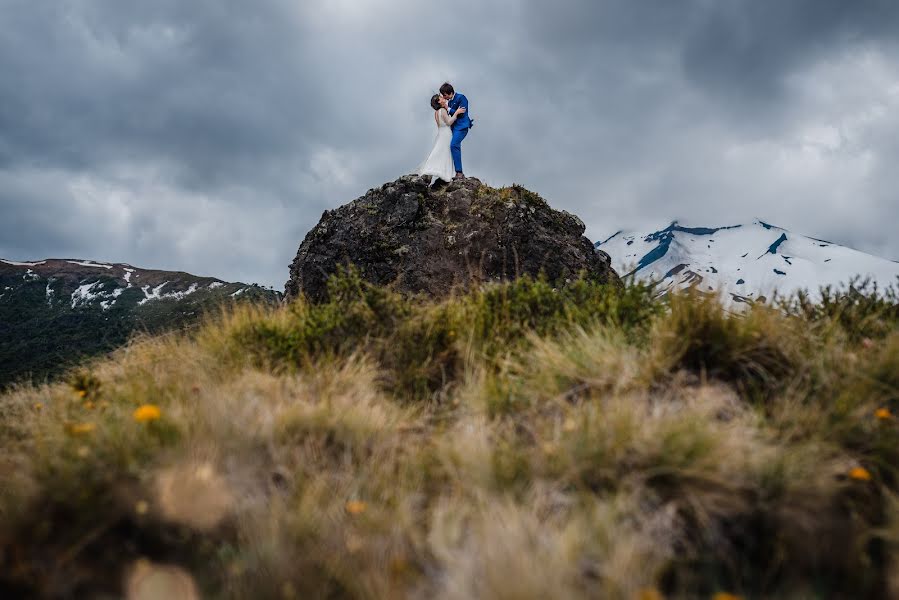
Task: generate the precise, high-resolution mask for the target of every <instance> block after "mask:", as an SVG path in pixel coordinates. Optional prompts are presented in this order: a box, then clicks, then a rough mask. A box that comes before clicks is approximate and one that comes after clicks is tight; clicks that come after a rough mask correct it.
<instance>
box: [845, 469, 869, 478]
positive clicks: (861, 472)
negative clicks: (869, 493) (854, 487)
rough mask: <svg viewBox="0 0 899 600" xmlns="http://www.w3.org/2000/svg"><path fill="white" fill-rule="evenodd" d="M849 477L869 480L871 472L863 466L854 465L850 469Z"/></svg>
mask: <svg viewBox="0 0 899 600" xmlns="http://www.w3.org/2000/svg"><path fill="white" fill-rule="evenodd" d="M849 477H850V478H852V479H855V480H856V481H871V473H869V472H868V469H866V468H864V467H854V468H852V469H850V470H849Z"/></svg>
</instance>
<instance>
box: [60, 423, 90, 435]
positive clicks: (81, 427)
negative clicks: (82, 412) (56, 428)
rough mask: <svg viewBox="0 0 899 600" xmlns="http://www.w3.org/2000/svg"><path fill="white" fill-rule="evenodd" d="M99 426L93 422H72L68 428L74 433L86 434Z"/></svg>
mask: <svg viewBox="0 0 899 600" xmlns="http://www.w3.org/2000/svg"><path fill="white" fill-rule="evenodd" d="M96 428H97V426H96V425H94V424H93V423H70V424H69V425H67V426H66V430H67V431H68V432H69V433H70V434H72V435H85V434H88V433H91V432H92V431H93V430H94V429H96Z"/></svg>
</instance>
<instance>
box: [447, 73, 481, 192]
mask: <svg viewBox="0 0 899 600" xmlns="http://www.w3.org/2000/svg"><path fill="white" fill-rule="evenodd" d="M440 95H441V96H443V97H444V98H445V99H446V101H447V103H448V105H449V106H448V109H449V110H448V112H449V114H450V116H452V115H453V114H454V113H455V112H456V110H458V109H459V108H460V107H463V108H465V112H463V113H462V116H461V117H459V118H458V119H456V122H455V123H453V141H452V142H451V143H450V152H451V153H452V155H453V166H454V167H455V168H456V176H455V177H453V179H465V174H464V173H462V140H464V139H465V136H466V135H468V130H469V129H471V128H472V127H473V126H474V122H473V121H472V120H471V117H470V116H469V113H468V98H466V97H465V96H463V95H462V94H457V93H456V90H454V89H453V86H451V85H450V84H449V83H444V84H443V85H441V86H440Z"/></svg>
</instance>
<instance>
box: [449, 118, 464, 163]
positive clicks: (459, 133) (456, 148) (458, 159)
mask: <svg viewBox="0 0 899 600" xmlns="http://www.w3.org/2000/svg"><path fill="white" fill-rule="evenodd" d="M466 135H468V127H466V128H465V129H454V130H453V141H452V142H450V153H451V154H452V155H453V166H454V167H456V173H462V140H464V139H465V136H466Z"/></svg>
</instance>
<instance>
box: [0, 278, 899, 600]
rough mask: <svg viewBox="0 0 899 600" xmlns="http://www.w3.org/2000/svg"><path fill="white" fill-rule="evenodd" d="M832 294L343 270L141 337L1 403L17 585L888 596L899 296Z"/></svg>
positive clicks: (8, 582)
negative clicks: (440, 282) (414, 278)
mask: <svg viewBox="0 0 899 600" xmlns="http://www.w3.org/2000/svg"><path fill="white" fill-rule="evenodd" d="M797 302H798V301H797ZM836 302H837V301H836V300H833V301H832V302H831V304H830V305H828V307H825V308H822V309H820V310H817V309H814V308H813V307H812V306H811V305H809V304H808V303H806V304H804V305H803V304H801V303H799V304H796V305H794V307H793V309H789V308H788V307H787V308H785V306H787V305H783V306H781V307H780V308H778V309H775V308H770V307H766V306H758V307H754V308H753V309H752V310H750V311H749V312H747V313H745V314H742V315H733V314H730V313H728V312H727V311H725V310H723V309H722V308H721V305H720V304H719V303H718V302H717V300H716V299H714V298H706V297H701V296H694V295H689V294H688V295H684V296H675V297H672V298H668V299H664V300H659V299H656V298H655V294H654V291H653V290H652V289H651V288H646V287H642V286H639V285H631V286H628V287H625V288H623V289H621V288H611V287H610V288H607V287H604V286H598V285H596V284H589V283H584V282H576V283H575V284H574V285H572V286H570V287H568V288H562V289H554V288H553V287H552V286H550V285H548V284H547V283H546V282H543V281H539V280H538V281H532V280H527V279H523V280H520V281H517V282H515V283H511V284H504V285H501V286H491V287H487V288H484V289H481V290H477V291H474V292H472V293H470V294H467V295H460V296H457V297H454V298H451V299H448V300H445V301H440V302H435V301H424V300H422V299H409V298H403V297H401V296H398V295H396V294H393V293H392V292H390V291H389V290H386V289H382V288H374V287H370V286H367V285H366V284H364V283H363V282H362V281H361V280H360V279H359V278H358V277H357V276H356V275H355V274H353V273H352V272H350V273H347V274H345V275H344V276H343V277H341V278H339V279H337V280H335V281H334V282H333V283H332V296H331V299H330V300H329V301H328V302H325V303H323V304H320V305H310V304H306V303H303V302H299V303H296V304H294V305H292V306H289V307H282V308H278V309H271V308H261V307H241V308H235V309H232V310H229V311H225V312H223V314H222V315H220V316H219V317H217V318H215V319H211V320H210V321H209V322H208V323H207V324H205V325H204V327H202V328H201V330H200V331H198V332H196V333H195V334H193V335H191V336H187V335H168V336H164V337H157V338H143V339H137V340H135V341H134V342H133V343H131V344H130V345H129V346H128V347H127V348H124V349H123V350H121V351H119V352H117V353H116V354H115V355H113V356H111V357H109V358H108V359H104V360H100V361H96V362H94V363H92V364H90V365H86V366H84V367H83V368H81V369H79V370H78V371H76V372H73V373H72V375H71V377H70V379H69V381H68V382H67V383H59V384H54V385H49V386H41V387H22V388H19V389H17V390H14V391H12V392H10V393H8V394H6V395H5V396H3V397H2V398H0V444H2V445H0V448H2V453H0V477H2V482H3V485H2V487H0V595H2V596H3V597H48V598H49V597H102V596H103V595H106V596H110V597H120V596H123V595H124V596H126V597H131V598H145V597H154V596H153V594H156V595H157V597H158V596H159V594H163V595H165V596H166V597H172V598H195V597H201V596H203V597H233V598H247V597H252V598H343V597H346V598H419V597H421V598H425V597H426V598H431V597H437V598H460V599H461V598H495V599H524V598H547V597H553V598H580V597H583V598H615V599H628V600H630V599H634V598H647V599H648V598H697V597H699V598H702V597H707V598H713V597H715V595H716V594H725V593H727V594H734V595H740V596H743V597H746V598H750V597H752V598H755V597H765V598H797V597H801V598H806V597H807V598H849V597H852V598H866V597H869V598H874V597H877V598H885V597H890V596H892V595H896V593H897V590H899V587H897V586H899V584H897V578H896V577H895V572H896V571H897V564H896V561H897V558H899V533H897V532H899V508H897V507H899V503H897V497H899V496H897V484H899V481H897V471H896V469H897V466H896V465H899V423H897V421H896V416H895V415H896V414H897V411H899V379H897V373H899V329H897V318H896V314H897V313H896V311H895V310H893V309H891V308H890V307H889V305H888V304H883V303H882V302H879V301H874V300H870V301H864V302H856V303H855V304H853V306H854V307H855V308H853V310H851V311H849V310H840V311H836V310H835V309H833V305H834V304H835V303H836ZM797 306H799V307H800V308H796V307H797ZM859 306H862V308H859ZM866 306H867V307H869V308H870V310H868V309H866V308H864V307H866ZM856 327H858V328H859V329H860V330H861V331H862V332H863V333H862V334H860V333H859V331H857V330H856ZM718 597H725V596H718Z"/></svg>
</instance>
